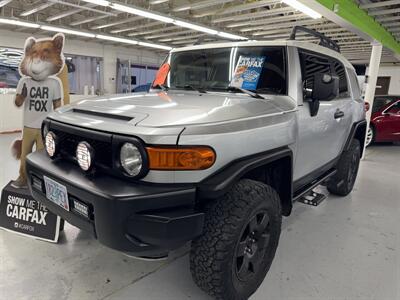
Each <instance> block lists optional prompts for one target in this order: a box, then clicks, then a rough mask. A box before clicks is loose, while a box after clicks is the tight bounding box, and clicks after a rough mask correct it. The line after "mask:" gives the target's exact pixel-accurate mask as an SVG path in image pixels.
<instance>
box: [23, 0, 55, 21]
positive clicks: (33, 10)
mask: <svg viewBox="0 0 400 300" xmlns="http://www.w3.org/2000/svg"><path fill="white" fill-rule="evenodd" d="M53 4H54V3H51V2H48V3H43V4H42V5H39V6H37V7H35V8H32V9H30V10H26V11H24V12H23V13H21V14H20V16H22V17H26V16H29V15H31V14H34V13H36V12H38V11H41V10H43V9H46V8H48V7H50V6H52V5H53Z"/></svg>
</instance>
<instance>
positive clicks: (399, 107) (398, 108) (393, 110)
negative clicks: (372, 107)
mask: <svg viewBox="0 0 400 300" xmlns="http://www.w3.org/2000/svg"><path fill="white" fill-rule="evenodd" d="M386 112H387V113H390V114H396V115H398V114H400V101H398V102H397V103H396V104H395V105H392V106H391V107H390V108H389V109H388V110H387V111H386Z"/></svg>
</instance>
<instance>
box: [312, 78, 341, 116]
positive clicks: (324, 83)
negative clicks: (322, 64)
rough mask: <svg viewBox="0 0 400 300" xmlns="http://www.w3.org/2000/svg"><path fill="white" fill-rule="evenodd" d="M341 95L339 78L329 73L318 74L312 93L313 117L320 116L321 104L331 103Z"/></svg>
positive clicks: (314, 80)
mask: <svg viewBox="0 0 400 300" xmlns="http://www.w3.org/2000/svg"><path fill="white" fill-rule="evenodd" d="M338 95H339V77H337V76H332V75H331V74H328V73H316V74H314V78H313V89H312V93H311V99H310V101H309V104H310V114H311V116H312V117H314V116H316V115H317V114H318V110H319V102H320V101H330V100H332V99H335V98H336V97H337V96H338Z"/></svg>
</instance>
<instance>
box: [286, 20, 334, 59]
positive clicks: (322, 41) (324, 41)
mask: <svg viewBox="0 0 400 300" xmlns="http://www.w3.org/2000/svg"><path fill="white" fill-rule="evenodd" d="M298 31H303V32H305V33H308V34H310V35H312V36H315V37H316V38H319V43H318V44H319V45H321V46H323V47H326V48H329V49H332V50H334V51H336V52H339V53H340V46H339V45H338V44H337V43H336V42H335V41H333V40H331V39H330V38H328V37H327V36H325V35H324V34H322V33H321V32H318V31H315V30H312V29H309V28H306V27H304V26H294V27H293V29H292V33H291V34H290V37H289V40H296V33H297V32H298Z"/></svg>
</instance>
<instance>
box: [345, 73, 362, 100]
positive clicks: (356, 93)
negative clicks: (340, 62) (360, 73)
mask: <svg viewBox="0 0 400 300" xmlns="http://www.w3.org/2000/svg"><path fill="white" fill-rule="evenodd" d="M347 74H349V79H350V85H351V90H352V91H353V98H354V99H361V91H360V85H359V84H358V79H357V75H356V73H355V72H354V70H352V69H349V68H347Z"/></svg>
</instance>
